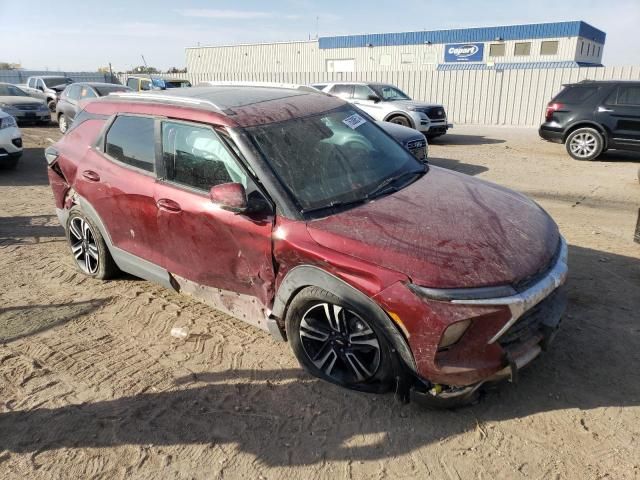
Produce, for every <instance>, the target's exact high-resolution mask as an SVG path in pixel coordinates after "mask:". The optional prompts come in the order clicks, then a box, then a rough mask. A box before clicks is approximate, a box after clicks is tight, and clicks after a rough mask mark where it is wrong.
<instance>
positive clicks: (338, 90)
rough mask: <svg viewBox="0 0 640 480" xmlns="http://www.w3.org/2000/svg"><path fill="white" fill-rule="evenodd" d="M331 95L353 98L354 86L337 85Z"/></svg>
mask: <svg viewBox="0 0 640 480" xmlns="http://www.w3.org/2000/svg"><path fill="white" fill-rule="evenodd" d="M329 93H330V94H331V95H335V96H336V97H340V98H351V97H352V96H353V85H341V84H337V85H334V86H333V88H332V89H331V91H330V92H329Z"/></svg>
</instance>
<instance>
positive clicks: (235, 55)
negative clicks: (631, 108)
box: [186, 21, 606, 77]
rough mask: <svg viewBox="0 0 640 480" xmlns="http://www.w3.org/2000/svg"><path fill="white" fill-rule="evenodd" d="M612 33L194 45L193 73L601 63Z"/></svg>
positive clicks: (481, 31) (190, 53) (491, 32)
mask: <svg viewBox="0 0 640 480" xmlns="http://www.w3.org/2000/svg"><path fill="white" fill-rule="evenodd" d="M605 38H606V34H605V33H604V32H602V31H601V30H598V29H597V28H595V27H592V26H591V25H589V24H587V23H585V22H582V21H572V22H557V23H540V24H530V25H510V26H501V27H481V28H465V29H455V30H435V31H419V32H404V33H379V34H364V35H346V36H335V37H320V38H319V39H317V40H310V41H294V42H280V43H261V44H241V45H222V46H204V47H200V46H199V47H189V48H187V49H186V57H187V58H186V60H187V71H188V72H189V74H190V75H192V76H196V77H199V76H202V75H206V74H211V73H214V72H215V73H216V74H224V73H239V72H241V73H244V74H251V73H267V72H281V73H287V74H288V73H294V72H309V73H314V72H334V73H337V72H370V71H405V70H409V71H416V70H486V69H497V70H503V69H513V68H517V69H523V68H524V69H528V68H536V69H539V68H570V67H591V66H601V61H602V54H603V48H604V43H605Z"/></svg>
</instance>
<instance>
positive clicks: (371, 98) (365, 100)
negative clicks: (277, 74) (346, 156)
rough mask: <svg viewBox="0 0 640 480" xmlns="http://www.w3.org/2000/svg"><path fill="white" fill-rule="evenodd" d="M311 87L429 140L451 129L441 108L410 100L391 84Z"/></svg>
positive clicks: (348, 83)
mask: <svg viewBox="0 0 640 480" xmlns="http://www.w3.org/2000/svg"><path fill="white" fill-rule="evenodd" d="M314 86H315V87H316V88H319V89H321V90H322V91H323V92H325V93H329V94H331V95H335V96H336V97H340V98H342V99H344V100H346V101H348V102H351V103H353V104H355V105H358V107H359V108H361V109H362V110H364V111H365V112H367V113H368V114H369V115H371V116H372V117H373V118H375V119H376V120H382V121H385V122H391V123H397V124H398V125H402V126H405V127H411V128H415V129H416V130H418V131H420V132H422V133H424V134H425V135H426V137H427V138H428V139H431V138H435V137H439V136H440V135H444V134H445V133H447V130H448V129H449V128H452V127H453V125H452V124H450V123H448V122H447V113H446V111H445V109H444V106H442V105H440V104H437V103H425V102H418V101H415V100H412V99H411V97H409V96H408V95H407V94H406V93H404V92H403V91H402V90H400V89H399V88H397V87H394V86H393V85H389V84H386V83H372V82H335V83H327V84H318V85H314ZM320 87H322V88H320Z"/></svg>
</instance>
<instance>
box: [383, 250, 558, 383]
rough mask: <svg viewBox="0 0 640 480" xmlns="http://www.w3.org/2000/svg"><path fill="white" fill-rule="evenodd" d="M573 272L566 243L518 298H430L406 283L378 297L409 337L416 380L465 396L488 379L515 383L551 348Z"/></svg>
mask: <svg viewBox="0 0 640 480" xmlns="http://www.w3.org/2000/svg"><path fill="white" fill-rule="evenodd" d="M567 271H568V269H567V245H566V242H565V241H564V239H562V240H561V245H560V251H559V254H558V255H557V257H556V259H555V261H554V263H553V265H551V266H550V268H549V269H548V270H547V272H546V273H545V274H544V276H543V277H542V278H541V279H540V280H538V281H537V282H536V283H535V284H534V285H532V286H530V287H529V288H527V289H526V290H524V291H522V292H519V293H517V294H515V295H512V296H508V297H502V298H489V299H473V300H463V299H457V300H450V301H446V300H425V299H424V298H419V297H418V296H417V295H415V294H414V293H413V292H412V291H410V290H409V288H408V287H407V286H406V285H400V284H396V285H393V286H391V287H389V288H388V289H387V290H385V291H383V292H381V294H379V295H377V296H376V297H375V299H376V301H377V302H378V303H379V304H381V305H382V307H383V308H384V309H385V310H387V312H388V313H389V315H390V316H391V318H393V319H394V320H395V321H396V324H398V326H399V327H400V329H401V330H402V331H403V332H404V333H405V337H406V338H407V341H408V343H409V345H410V348H411V351H412V352H413V355H414V358H415V363H416V371H415V372H414V373H415V375H416V377H417V378H418V379H420V380H421V381H422V382H423V383H424V384H425V385H441V386H447V387H453V390H451V388H450V391H454V392H455V394H457V395H464V394H468V393H469V392H470V391H473V389H476V388H478V387H479V386H480V385H482V384H483V383H484V382H487V381H493V380H498V379H501V378H511V379H512V380H515V378H516V377H517V372H518V371H519V370H520V369H521V368H523V367H524V366H526V365H527V364H528V363H530V362H531V361H532V360H533V359H534V358H536V357H537V356H538V354H539V353H540V352H541V351H543V350H545V349H546V348H548V346H549V345H550V344H551V342H552V340H553V337H554V335H555V332H556V330H557V328H558V326H559V324H560V319H561V318H562V314H563V312H564V309H565V306H566V296H565V294H564V291H563V289H562V288H561V287H562V285H563V284H564V282H565V280H566V277H567ZM443 292H445V291H443ZM449 292H450V291H449ZM466 320H471V323H470V326H469V327H468V329H467V330H466V332H465V333H464V334H463V335H462V336H461V337H460V338H459V339H458V341H457V342H456V343H454V344H453V345H451V346H449V347H446V348H439V344H440V340H441V338H442V336H443V334H444V332H445V330H446V329H447V328H448V327H449V326H451V325H452V324H454V323H456V322H460V321H466ZM427 391H428V389H427ZM445 393H446V392H445Z"/></svg>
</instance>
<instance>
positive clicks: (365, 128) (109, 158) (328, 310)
mask: <svg viewBox="0 0 640 480" xmlns="http://www.w3.org/2000/svg"><path fill="white" fill-rule="evenodd" d="M355 143H357V144H358V145H355ZM45 155H46V159H47V163H48V166H49V168H48V175H49V181H50V184H51V187H52V190H53V194H54V199H55V205H56V211H57V214H58V218H59V219H60V222H61V224H62V225H63V226H64V228H65V231H66V235H67V239H68V241H69V245H70V251H71V253H72V255H73V258H74V261H75V262H76V264H77V267H78V269H79V270H80V271H81V272H83V273H84V274H86V275H88V276H90V277H94V278H98V279H107V278H110V277H112V276H114V275H116V274H117V273H118V272H119V271H125V272H128V273H130V274H133V275H136V276H139V277H142V278H145V279H148V280H153V281H156V282H158V283H160V284H162V285H164V286H166V287H167V288H170V289H173V290H176V291H179V292H183V293H189V294H191V295H194V296H195V297H197V298H199V299H201V300H203V301H205V302H207V303H209V304H211V305H213V306H215V307H216V308H218V309H220V310H222V311H224V312H227V313H228V314H230V315H232V316H235V317H237V318H239V319H240V320H243V321H245V322H248V323H250V324H252V325H255V326H256V327H258V328H261V329H263V330H266V331H269V332H271V334H272V335H273V336H274V337H275V338H277V339H279V340H288V341H289V343H290V345H291V347H292V349H293V351H294V353H295V355H296V356H297V358H298V360H299V361H300V363H301V364H302V365H303V366H304V367H305V368H306V369H307V370H308V371H309V372H310V373H311V374H313V375H315V376H317V377H319V378H322V379H324V380H327V381H329V382H333V383H336V384H338V385H341V386H343V387H347V388H352V389H355V390H360V391H368V392H383V391H386V390H388V389H390V388H395V389H396V390H397V391H399V392H404V393H405V394H408V387H409V386H410V387H411V392H412V394H413V396H414V398H420V399H422V400H423V401H425V402H426V403H428V404H434V405H439V406H452V405H455V404H458V403H461V402H468V401H470V400H471V399H473V397H474V396H475V395H476V394H477V392H478V389H479V387H480V386H481V385H482V384H483V383H485V382H487V381H493V380H498V379H502V378H512V379H515V378H516V377H517V375H518V372H519V371H520V369H521V368H523V367H524V366H525V365H527V364H528V363H529V362H531V361H532V360H533V359H534V358H535V357H536V356H537V355H538V354H539V353H540V352H541V351H542V349H543V348H547V347H548V345H549V343H550V342H551V340H552V339H553V337H554V334H555V331H556V329H557V327H558V324H559V321H560V317H561V315H562V312H563V309H564V302H565V295H564V290H563V289H562V288H561V285H562V284H563V283H564V280H565V278H566V275H567V246H566V243H565V241H564V240H563V238H562V237H561V235H560V233H559V231H558V227H557V226H556V224H555V223H554V221H553V220H552V219H551V217H550V216H549V215H548V214H547V213H546V212H545V211H544V210H543V209H542V208H540V207H539V206H538V205H537V204H536V203H535V202H533V201H531V200H529V199H528V198H526V197H525V196H523V195H521V194H518V193H516V192H513V191H510V190H507V189H506V188H503V187H500V186H498V185H494V184H491V183H488V182H486V181H483V180H480V179H475V178H473V177H470V176H466V175H463V174H461V173H458V172H454V171H450V170H446V169H441V168H437V167H434V166H429V165H425V164H424V163H422V162H419V161H417V160H416V159H415V158H414V157H413V156H412V155H411V154H409V153H408V152H407V150H405V149H404V148H402V147H401V146H400V145H399V144H398V143H397V142H396V141H395V140H394V139H393V138H392V137H390V136H389V135H388V134H387V133H385V132H384V131H383V130H382V129H381V128H380V127H378V125H376V124H375V122H372V121H370V120H369V119H368V117H365V116H364V115H362V114H360V113H359V110H358V109H356V108H354V106H353V105H351V104H349V103H347V102H345V101H343V100H341V99H340V98H337V97H332V96H329V95H319V94H317V93H313V92H310V91H305V90H300V89H298V90H294V89H280V88H267V87H238V86H217V87H203V88H199V87H196V88H190V89H180V90H178V89H174V90H168V91H166V92H162V94H161V95H158V94H156V93H142V94H140V93H135V94H130V93H123V94H115V95H109V96H107V97H102V98H100V99H96V100H94V101H91V102H89V103H88V104H87V105H86V106H85V108H84V109H83V110H82V112H80V113H79V114H78V116H77V117H76V120H75V122H74V124H73V126H72V127H71V129H70V131H69V132H68V133H67V134H66V135H64V136H63V137H62V139H61V140H59V141H58V142H57V143H56V144H54V145H53V146H51V147H49V148H47V150H46V152H45ZM158 239H161V241H159V240H158Z"/></svg>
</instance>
